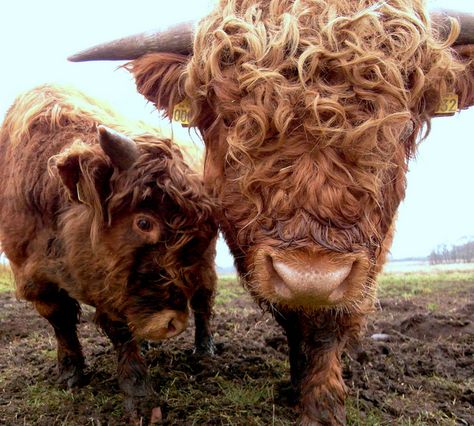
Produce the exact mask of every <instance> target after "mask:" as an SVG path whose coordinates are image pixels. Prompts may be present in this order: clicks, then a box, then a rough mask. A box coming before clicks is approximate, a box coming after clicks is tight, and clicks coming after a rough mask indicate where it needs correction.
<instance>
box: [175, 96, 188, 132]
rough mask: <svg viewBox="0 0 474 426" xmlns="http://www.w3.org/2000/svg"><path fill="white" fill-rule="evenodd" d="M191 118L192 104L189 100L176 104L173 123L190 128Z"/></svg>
mask: <svg viewBox="0 0 474 426" xmlns="http://www.w3.org/2000/svg"><path fill="white" fill-rule="evenodd" d="M190 118H191V103H190V102H189V99H185V100H184V101H181V102H180V103H179V104H176V105H175V106H174V109H173V121H176V122H178V123H181V125H182V126H183V127H188V126H189V120H190Z"/></svg>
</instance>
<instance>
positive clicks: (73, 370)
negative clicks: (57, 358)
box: [58, 362, 86, 389]
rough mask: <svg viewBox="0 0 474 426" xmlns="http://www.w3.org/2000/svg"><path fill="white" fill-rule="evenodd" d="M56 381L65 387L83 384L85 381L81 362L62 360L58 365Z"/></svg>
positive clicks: (69, 387) (70, 387)
mask: <svg viewBox="0 0 474 426" xmlns="http://www.w3.org/2000/svg"><path fill="white" fill-rule="evenodd" d="M58 383H59V384H60V385H62V386H64V387H66V388H67V389H72V388H76V387H80V386H83V385H84V384H85V383H86V377H85V376H84V369H83V366H82V364H81V365H77V364H74V363H72V362H63V363H61V364H60V365H59V374H58Z"/></svg>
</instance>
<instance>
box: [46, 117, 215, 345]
mask: <svg viewBox="0 0 474 426" xmlns="http://www.w3.org/2000/svg"><path fill="white" fill-rule="evenodd" d="M98 130H99V136H98V137H99V142H100V144H94V143H90V142H89V143H88V144H86V143H83V142H76V143H74V144H73V145H72V146H71V147H70V148H69V149H68V150H66V151H65V152H63V153H61V154H60V155H58V156H56V157H53V159H52V162H53V164H54V167H53V170H57V173H58V175H59V177H60V179H61V182H62V183H63V184H64V187H65V188H66V191H67V193H68V195H69V197H70V199H71V200H72V206H71V208H70V209H69V211H68V212H67V213H65V214H64V215H63V217H62V218H61V222H62V231H61V232H62V236H63V238H64V240H65V243H66V247H68V249H67V255H68V261H69V262H70V263H71V264H73V265H74V267H73V268H71V269H72V270H74V271H77V272H76V273H77V274H78V275H80V279H81V280H82V281H85V280H89V281H90V282H91V284H90V286H91V288H92V290H91V291H90V294H89V295H88V297H89V298H91V299H92V302H93V304H94V305H96V307H97V308H98V309H101V310H106V311H108V313H109V315H112V316H113V315H114V314H115V315H118V316H119V317H121V318H122V319H123V318H124V317H125V319H126V321H127V322H128V324H129V326H130V328H131V330H132V331H133V332H134V334H135V335H136V336H137V337H142V338H146V339H151V340H159V339H164V338H168V337H172V336H174V335H176V334H178V333H180V332H181V331H183V330H184V328H185V327H186V324H187V319H188V304H189V300H190V298H191V297H192V295H193V294H194V291H195V289H196V288H197V286H198V285H200V284H201V283H200V282H196V279H198V277H199V276H200V271H201V268H203V267H206V266H208V265H210V264H211V262H212V253H210V252H209V251H210V250H211V251H212V248H210V242H211V240H212V239H213V238H214V237H215V234H216V229H217V227H216V224H215V222H214V219H213V205H212V203H211V201H210V199H209V198H208V197H207V196H206V195H205V193H204V189H203V186H202V183H201V181H200V179H199V177H198V176H197V174H196V173H194V172H193V171H192V170H190V169H189V168H188V167H187V165H186V164H185V163H184V161H183V158H182V156H181V154H180V152H179V150H178V149H177V148H176V147H175V146H174V145H173V144H172V143H171V142H170V141H169V140H164V139H163V140H156V138H154V137H152V136H151V135H138V136H137V138H136V140H138V141H139V142H138V143H136V142H135V141H134V140H132V139H130V138H129V137H126V136H124V135H121V134H119V133H117V132H115V131H113V130H111V129H108V128H106V127H103V126H100V127H99V129H98Z"/></svg>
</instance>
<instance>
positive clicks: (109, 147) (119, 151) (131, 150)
mask: <svg viewBox="0 0 474 426" xmlns="http://www.w3.org/2000/svg"><path fill="white" fill-rule="evenodd" d="M97 130H98V132H99V143H100V146H101V147H102V149H103V150H104V152H105V153H106V154H107V155H108V156H109V158H110V160H111V161H112V163H113V164H114V165H115V166H117V167H118V168H119V169H120V170H127V169H129V168H130V167H131V166H132V165H133V163H134V162H135V160H136V159H137V158H138V148H137V145H136V144H135V142H134V141H133V140H132V139H130V138H129V137H127V136H125V135H123V134H121V133H118V132H116V131H115V130H112V129H110V128H108V127H105V126H98V127H97Z"/></svg>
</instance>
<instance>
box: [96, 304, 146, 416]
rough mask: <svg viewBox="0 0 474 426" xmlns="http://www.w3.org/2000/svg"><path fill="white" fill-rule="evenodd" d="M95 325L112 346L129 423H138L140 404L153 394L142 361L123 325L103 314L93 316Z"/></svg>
mask: <svg viewBox="0 0 474 426" xmlns="http://www.w3.org/2000/svg"><path fill="white" fill-rule="evenodd" d="M95 320H96V323H97V324H98V325H99V326H100V327H101V328H102V330H104V332H105V334H106V335H107V336H108V338H109V339H110V340H111V342H112V344H113V345H114V348H115V351H116V354H117V376H118V383H119V386H120V389H121V390H122V391H123V392H124V393H125V409H126V411H127V413H128V414H129V415H130V417H131V419H132V420H134V421H135V420H136V421H140V418H141V417H142V416H143V414H144V413H143V410H142V408H141V407H142V405H143V402H146V397H147V396H150V395H152V394H153V390H152V387H151V384H150V381H149V377H148V369H147V366H146V364H145V360H144V359H143V357H142V356H141V354H140V350H139V347H138V345H137V342H136V340H135V338H134V337H133V335H132V333H131V332H130V329H129V328H128V326H127V324H126V323H124V322H121V321H113V320H111V319H110V318H109V317H108V316H107V315H106V314H105V313H100V312H97V313H96V317H95Z"/></svg>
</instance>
